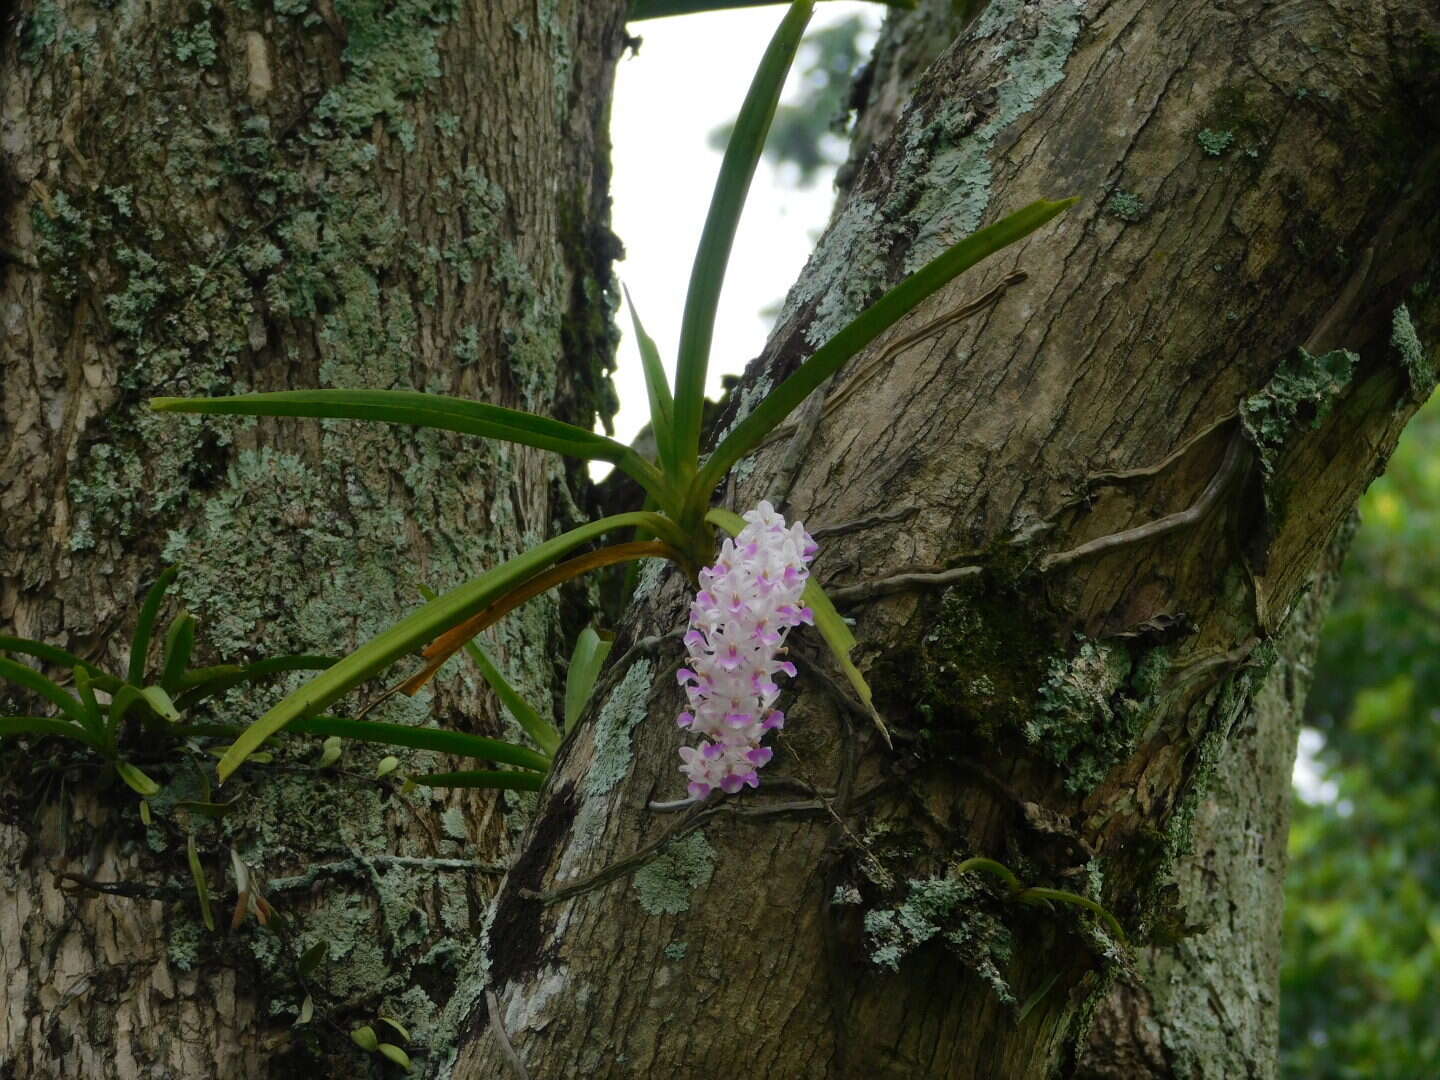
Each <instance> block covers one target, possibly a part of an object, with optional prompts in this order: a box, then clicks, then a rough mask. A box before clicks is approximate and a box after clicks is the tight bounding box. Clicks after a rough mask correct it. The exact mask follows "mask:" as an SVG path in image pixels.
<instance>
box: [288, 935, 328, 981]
mask: <svg viewBox="0 0 1440 1080" xmlns="http://www.w3.org/2000/svg"><path fill="white" fill-rule="evenodd" d="M329 951H330V943H329V942H328V941H317V942H316V943H315V944H314V945H311V946H310V948H308V949H306V950H305V952H304V953H303V954H301V956H300V962H299V963H298V964H296V970H297V971H299V972H300V977H301V978H302V979H308V978H309V977H310V976H311V975H314V974H315V972H316V971H317V970H318V969H319V967H320V965H321V964H322V963H323V962H324V960H325V954H326V953H328V952H329Z"/></svg>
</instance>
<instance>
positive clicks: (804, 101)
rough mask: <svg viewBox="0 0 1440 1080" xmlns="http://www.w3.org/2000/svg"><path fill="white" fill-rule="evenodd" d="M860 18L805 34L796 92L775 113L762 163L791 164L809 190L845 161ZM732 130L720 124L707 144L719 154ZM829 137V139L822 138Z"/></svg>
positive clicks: (861, 55)
mask: <svg viewBox="0 0 1440 1080" xmlns="http://www.w3.org/2000/svg"><path fill="white" fill-rule="evenodd" d="M864 31H865V20H864V19H862V18H860V17H859V16H858V15H852V16H850V17H849V18H847V19H842V20H840V21H839V22H837V23H834V24H832V25H830V26H823V27H821V28H820V29H818V30H815V31H814V32H813V33H810V34H807V35H806V36H805V40H804V42H802V43H801V46H800V63H799V65H798V68H799V75H800V93H799V95H798V96H797V97H796V99H795V100H794V101H793V102H784V103H782V104H781V105H780V106H778V107H777V108H776V110H775V120H774V122H773V123H772V124H771V128H770V141H769V142H768V143H766V144H765V160H767V161H769V162H770V164H772V165H793V166H794V167H795V169H796V170H797V173H796V177H795V180H796V183H798V184H799V185H800V186H801V187H810V186H811V185H812V184H814V183H815V181H816V179H818V178H819V177H820V176H821V174H822V173H824V172H825V170H827V169H832V168H834V167H835V166H837V165H839V164H840V163H841V162H842V161H844V160H845V144H844V142H843V141H842V140H841V139H840V138H839V136H840V135H843V134H844V132H845V130H846V127H847V126H848V123H849V116H850V108H849V98H850V83H851V80H852V79H853V78H854V75H855V72H856V70H857V69H858V68H859V67H860V65H861V63H863V62H864V60H865V57H866V51H865V50H864V49H862V48H861V44H860V42H861V35H862V34H863V33H864ZM734 130H735V125H734V124H733V123H729V124H724V125H722V126H721V127H718V128H716V129H715V130H714V131H712V132H711V133H710V145H711V146H712V147H714V148H715V149H717V150H723V149H724V148H725V145H726V143H728V142H729V141H730V133H731V132H732V131H734ZM827 136H828V138H827Z"/></svg>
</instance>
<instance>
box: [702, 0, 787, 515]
mask: <svg viewBox="0 0 1440 1080" xmlns="http://www.w3.org/2000/svg"><path fill="white" fill-rule="evenodd" d="M814 9H815V0H795V2H794V3H792V4H791V5H790V10H789V11H787V12H786V13H785V18H784V19H782V20H781V21H780V26H779V28H777V29H776V31H775V36H774V37H773V38H771V39H770V44H769V46H768V47H767V48H766V49H765V55H764V57H762V58H761V60H760V66H759V68H757V69H756V71H755V78H754V79H753V81H752V82H751V83H750V90H749V92H748V93H747V94H746V95H745V103H744V104H743V105H741V106H740V115H739V116H738V117H736V119H735V130H734V132H733V133H732V134H731V136H730V142H729V144H728V145H727V146H726V147H725V159H724V161H723V162H722V163H721V165H720V176H719V178H718V179H717V180H716V181H715V194H714V195H713V196H711V199H710V212H709V214H708V215H707V216H706V218H705V230H704V232H703V233H701V235H700V246H699V248H698V249H697V250H696V252H695V265H694V268H693V269H692V270H691V271H690V287H689V289H688V290H687V292H686V294H685V315H684V318H683V319H682V321H681V323H680V347H679V350H678V355H677V357H676V367H675V446H676V449H677V450H678V452H679V458H680V461H681V462H685V463H688V462H694V461H698V459H699V454H700V423H701V416H702V410H703V408H704V401H705V374H706V369H707V368H708V366H709V363H710V341H711V339H712V338H713V337H714V334H715V310H716V307H717V306H718V305H719V303H720V289H721V286H723V285H724V283H725V266H726V264H727V263H728V262H729V261H730V248H731V245H732V244H733V242H734V240H735V228H736V226H737V225H738V224H739V223H740V211H741V209H742V208H743V207H744V205H745V196H746V194H747V193H748V192H749V190H750V180H751V178H752V177H753V176H754V175H755V166H756V164H757V163H758V162H759V160H760V151H761V150H762V149H763V148H764V145H765V136H766V134H768V132H769V131H770V121H771V119H772V118H773V117H774V116H775V105H776V103H777V102H778V101H779V100H780V90H781V88H782V87H783V86H784V85H785V75H786V73H787V72H788V71H789V70H790V64H791V61H793V60H794V59H795V50H796V49H797V48H799V46H800V38H801V37H802V36H803V35H804V33H805V25H806V24H807V23H808V22H809V21H810V15H811V13H812V12H813V11H814ZM706 490H707V491H708V490H709V489H706Z"/></svg>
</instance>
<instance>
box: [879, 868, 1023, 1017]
mask: <svg viewBox="0 0 1440 1080" xmlns="http://www.w3.org/2000/svg"><path fill="white" fill-rule="evenodd" d="M906 886H907V887H906V894H905V898H904V900H903V901H901V902H900V903H899V904H897V905H896V906H894V907H890V908H875V909H872V910H870V911H867V912H866V913H865V935H866V938H867V940H868V941H869V944H870V959H871V960H872V961H874V962H875V963H876V964H877V965H879V966H880V967H884V968H888V969H889V970H891V971H899V970H900V962H901V961H902V960H903V959H904V958H905V957H906V956H907V955H909V954H910V953H913V952H914V951H915V950H916V949H918V948H920V947H921V946H922V945H924V944H925V943H926V942H929V941H933V940H935V939H937V938H938V939H939V940H940V941H942V942H943V943H944V945H945V946H946V947H947V948H948V949H949V950H950V951H952V952H953V953H955V954H956V955H957V956H958V957H959V958H960V959H961V961H962V962H963V963H964V964H965V966H966V967H968V968H969V969H970V970H971V971H972V972H974V973H975V974H976V975H977V976H978V977H980V978H981V979H983V980H984V981H985V982H986V983H987V984H988V985H989V986H990V987H991V989H993V990H994V991H995V994H996V996H997V997H998V998H999V999H1000V1000H1001V1001H1003V1002H1005V1003H1006V1004H1008V1005H1013V1004H1014V1003H1015V997H1014V994H1013V993H1012V992H1011V990H1010V986H1009V984H1008V983H1007V982H1006V981H1005V978H1004V976H1003V975H1002V974H1001V968H1002V967H1003V965H1005V964H1006V963H1008V962H1009V959H1010V954H1011V951H1012V949H1013V941H1012V939H1011V937H1010V932H1009V931H1008V930H1007V929H1006V928H1005V925H1004V924H1003V923H1001V922H1000V921H999V920H998V919H996V918H995V917H994V916H993V915H990V914H988V913H986V912H984V911H981V910H979V909H978V908H977V906H976V901H977V900H980V899H982V898H983V894H982V893H981V891H980V888H979V886H978V885H977V884H976V882H975V880H974V878H973V877H971V876H970V875H963V876H960V877H951V876H947V877H933V878H912V879H910V881H908V882H907V883H906Z"/></svg>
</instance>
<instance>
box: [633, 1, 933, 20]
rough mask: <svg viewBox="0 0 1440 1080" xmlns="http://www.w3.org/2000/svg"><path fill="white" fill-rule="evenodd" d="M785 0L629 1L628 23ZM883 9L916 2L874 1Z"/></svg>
mask: <svg viewBox="0 0 1440 1080" xmlns="http://www.w3.org/2000/svg"><path fill="white" fill-rule="evenodd" d="M785 2H786V0H630V12H629V14H628V15H627V16H626V18H627V19H629V21H630V22H639V21H640V20H641V19H659V18H663V17H664V16H666V15H698V14H701V13H703V12H707V11H734V10H736V9H738V8H752V7H769V6H771V5H774V4H783V3H785ZM874 2H875V3H877V4H883V5H884V6H885V7H893V8H902V9H904V10H906V11H913V10H914V9H915V6H916V4H917V2H918V0H874Z"/></svg>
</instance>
